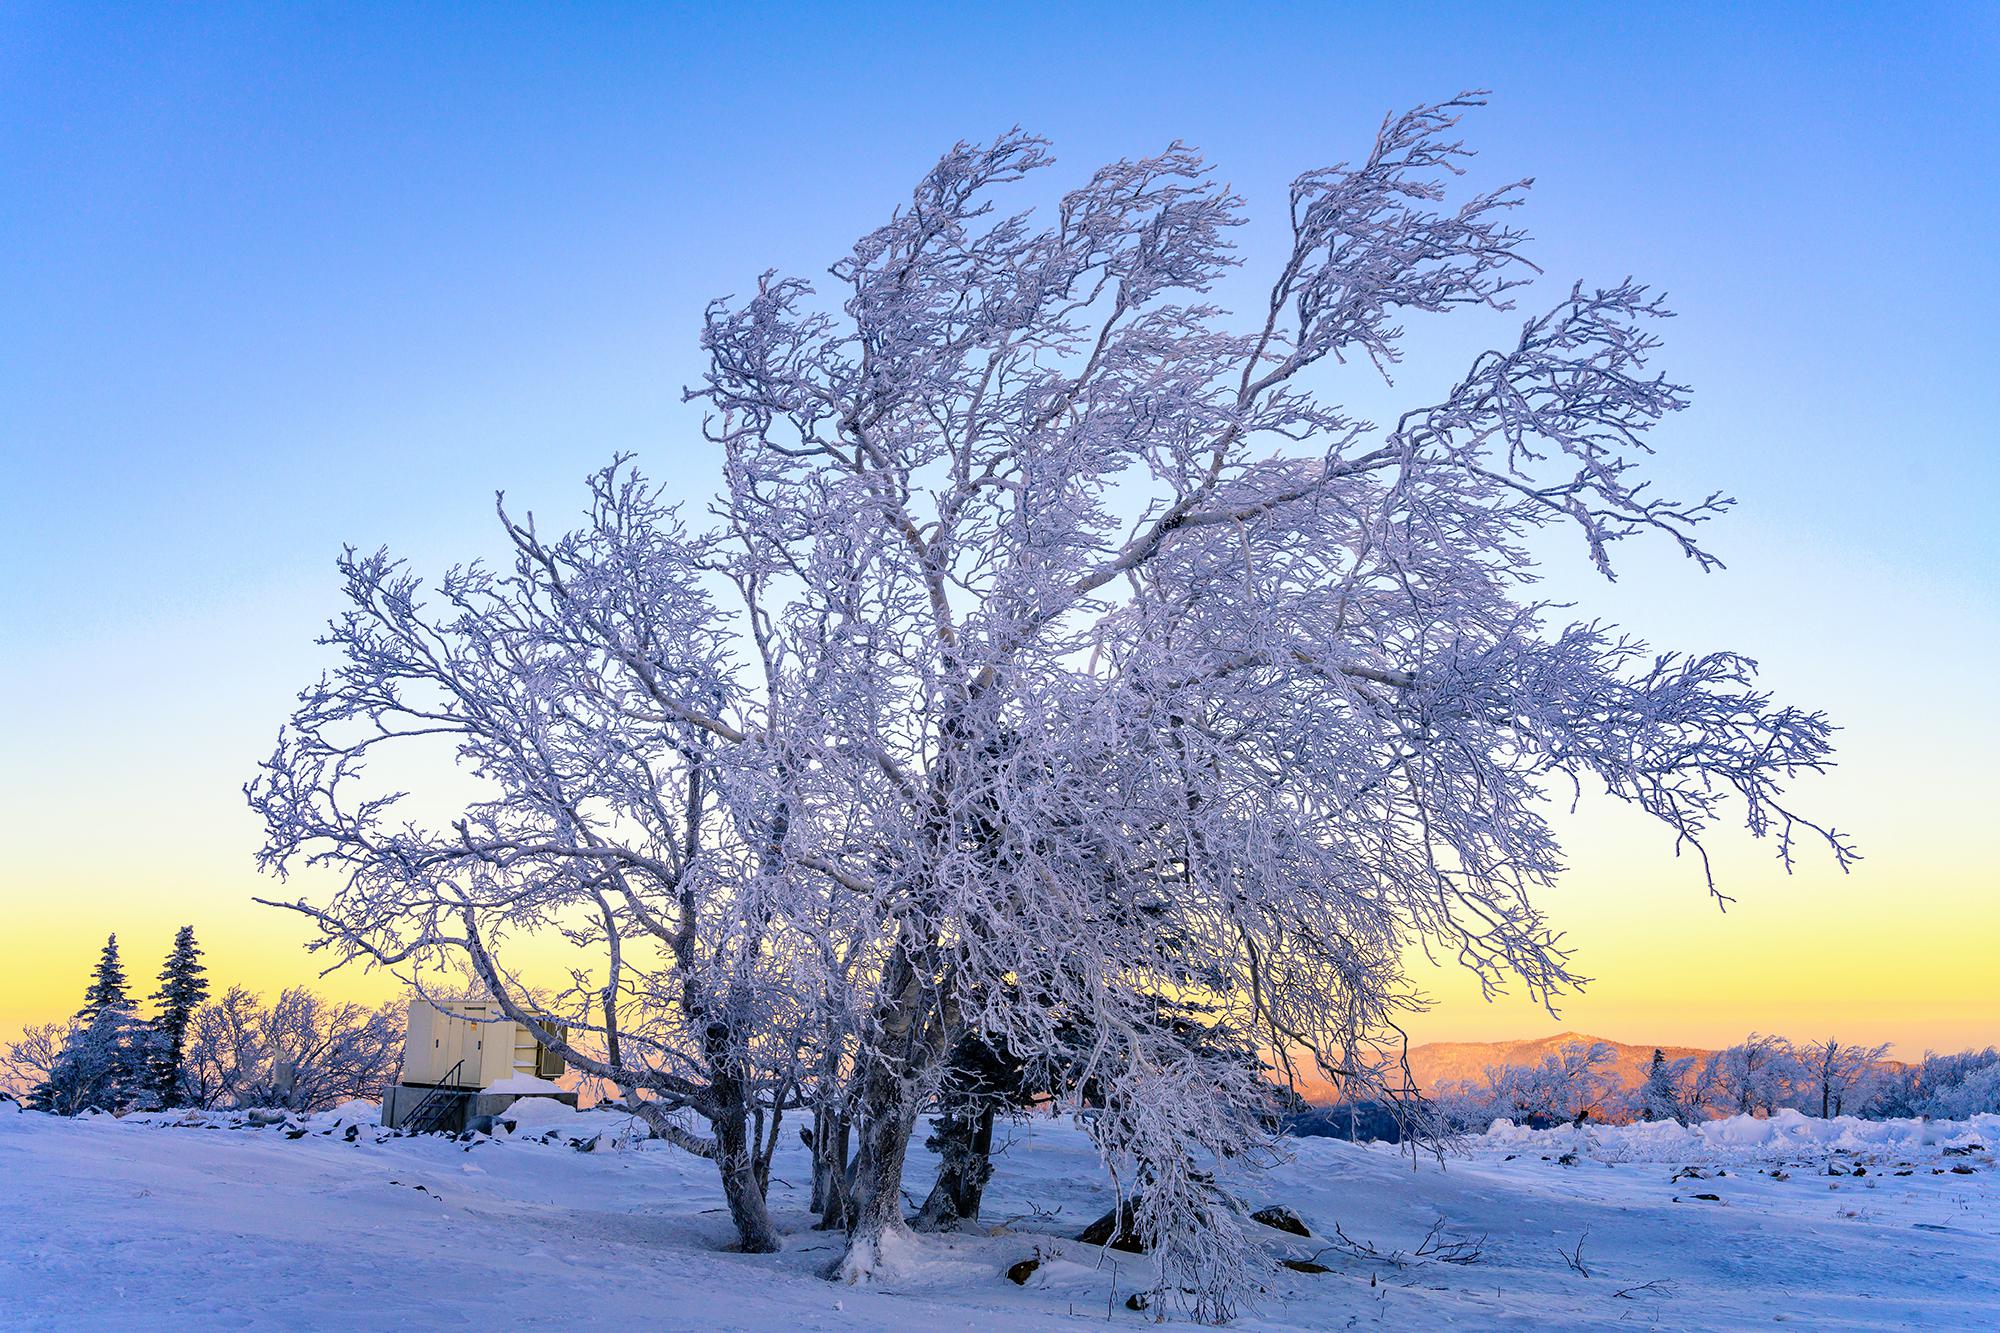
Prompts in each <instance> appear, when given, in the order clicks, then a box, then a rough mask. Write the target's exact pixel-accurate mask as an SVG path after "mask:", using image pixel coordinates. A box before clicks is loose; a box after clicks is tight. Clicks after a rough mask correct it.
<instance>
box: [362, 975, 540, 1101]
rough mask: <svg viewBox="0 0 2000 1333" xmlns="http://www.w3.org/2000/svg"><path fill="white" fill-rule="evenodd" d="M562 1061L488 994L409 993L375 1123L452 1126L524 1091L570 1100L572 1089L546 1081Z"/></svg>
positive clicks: (531, 1094) (511, 1099)
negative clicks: (399, 1060) (397, 1052)
mask: <svg viewBox="0 0 2000 1333" xmlns="http://www.w3.org/2000/svg"><path fill="white" fill-rule="evenodd" d="M563 1068H564V1066H563V1060H562V1057H561V1056H559V1055H557V1054H556V1053H555V1052H554V1051H551V1050H550V1049H549V1048H548V1047H546V1046H544V1045H542V1044H541V1042H539V1041H537V1040H535V1034H534V1033H533V1032H531V1031H529V1030H528V1029H527V1028H526V1027H524V1026H523V1025H522V1024H519V1023H516V1022H514V1021H513V1020H512V1019H510V1018H508V1017H507V1016H506V1014H505V1013H504V1012H502V1010H501V1008H500V1006H499V1005H498V1004H495V1003H493V1002H492V1001H490V1000H454V1001H446V1002H444V1003H441V1004H437V1005H432V1004H431V1003H430V1002H428V1001H426V1000H413V1001H411V1002H410V1017H409V1027H408V1030H407V1034H406V1036H405V1038H404V1041H403V1072H402V1076H401V1077H400V1078H399V1079H398V1080H397V1081H396V1085H395V1086H394V1087H392V1088H390V1089H389V1090H388V1091H387V1092H386V1093H385V1094H384V1095H383V1097H382V1124H383V1125H384V1126H385V1127H386V1128H389V1129H412V1130H419V1131H427V1130H451V1131H459V1130H463V1129H465V1128H467V1127H468V1125H470V1124H471V1123H472V1122H474V1121H476V1120H478V1119H479V1118H480V1117H482V1116H490V1115H497V1114H499V1113H500V1112H501V1111H504V1110H506V1109H507V1107H509V1106H511V1105H512V1104H513V1103H514V1102H515V1100H516V1099H518V1098H520V1097H524V1096H535V1097H550V1098H553V1099H555V1100H557V1101H560V1102H562V1103H564V1104H565V1105H568V1106H574V1105H576V1094H575V1093H573V1092H563V1091H561V1090H560V1089H558V1088H556V1087H555V1085H554V1084H553V1083H552V1082H551V1081H550V1080H553V1079H555V1078H558V1077H560V1076H561V1075H562V1072H563Z"/></svg>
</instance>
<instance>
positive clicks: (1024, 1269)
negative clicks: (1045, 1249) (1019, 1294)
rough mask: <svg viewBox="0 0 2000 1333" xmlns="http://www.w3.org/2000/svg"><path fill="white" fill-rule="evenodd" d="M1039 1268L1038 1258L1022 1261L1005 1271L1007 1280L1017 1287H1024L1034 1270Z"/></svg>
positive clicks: (1039, 1260) (1039, 1261)
mask: <svg viewBox="0 0 2000 1333" xmlns="http://www.w3.org/2000/svg"><path fill="white" fill-rule="evenodd" d="M1041 1266H1042V1261H1041V1259H1039V1258H1034V1259H1023V1260H1021V1262H1020V1263H1017V1264H1015V1265H1014V1266H1013V1267H1012V1268H1009V1269H1008V1270H1007V1280H1008V1281H1009V1282H1012V1283H1013V1284H1014V1285H1015V1286H1017V1287H1025V1286H1027V1285H1028V1279H1029V1278H1031V1277H1033V1276H1034V1275H1035V1270H1036V1269H1037V1268H1040V1267H1041Z"/></svg>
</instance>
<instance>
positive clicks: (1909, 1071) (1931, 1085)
mask: <svg viewBox="0 0 2000 1333" xmlns="http://www.w3.org/2000/svg"><path fill="white" fill-rule="evenodd" d="M1878 1107H1879V1111H1880V1113H1881V1114H1883V1115H1891V1116H1934V1117H1938V1118H1941V1119H1950V1120H1957V1119H1963V1118H1964V1117H1966V1116H1969V1115H1978V1114H1981V1113H1987V1114H2000V1050H1995V1049H1994V1048H1993V1047H1991V1046H1988V1047H1987V1048H1986V1049H1985V1050H1983V1051H1956V1052H1953V1053H1950V1054H1946V1055H1940V1054H1938V1053H1937V1052H1935V1051H1925V1052H1924V1058H1923V1059H1922V1060H1920V1061H1918V1062H1917V1063H1915V1064H1913V1065H1907V1066H1905V1067H1904V1068H1903V1069H1901V1070H1899V1071H1896V1072H1894V1073H1892V1074H1891V1075H1890V1077H1889V1078H1888V1080H1887V1085H1886V1086H1885V1087H1884V1089H1883V1091H1882V1094H1881V1097H1880V1099H1879V1101H1878Z"/></svg>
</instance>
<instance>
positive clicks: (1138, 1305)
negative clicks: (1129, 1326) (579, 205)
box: [1125, 1291, 1152, 1310]
mask: <svg viewBox="0 0 2000 1333" xmlns="http://www.w3.org/2000/svg"><path fill="white" fill-rule="evenodd" d="M1150 1304H1152V1302H1150V1301H1148V1300H1147V1299H1146V1293H1145V1292H1143V1291H1135V1292H1133V1293H1132V1294H1131V1295H1130V1296H1127V1297H1126V1298H1125V1308H1126V1309H1128V1310H1143V1309H1145V1308H1146V1307H1147V1306H1148V1305H1150Z"/></svg>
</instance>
